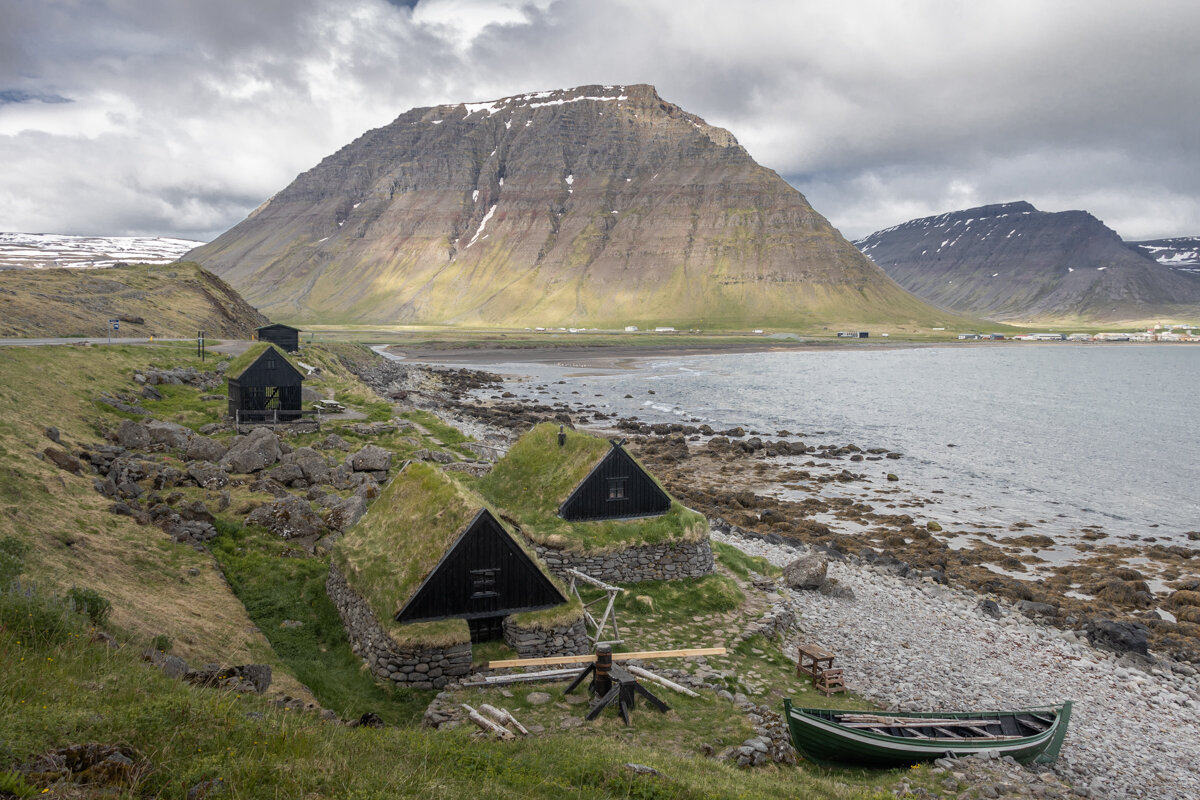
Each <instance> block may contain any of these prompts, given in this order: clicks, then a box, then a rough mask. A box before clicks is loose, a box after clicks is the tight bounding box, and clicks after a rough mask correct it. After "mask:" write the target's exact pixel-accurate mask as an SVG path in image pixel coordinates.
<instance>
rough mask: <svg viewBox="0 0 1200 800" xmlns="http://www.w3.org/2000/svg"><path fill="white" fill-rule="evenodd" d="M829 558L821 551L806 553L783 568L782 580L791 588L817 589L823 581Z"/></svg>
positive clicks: (825, 576)
mask: <svg viewBox="0 0 1200 800" xmlns="http://www.w3.org/2000/svg"><path fill="white" fill-rule="evenodd" d="M828 570H829V560H828V559H827V558H826V557H825V556H824V555H822V554H821V553H806V554H804V555H802V556H800V557H799V558H797V559H796V560H795V561H793V562H792V563H790V564H788V565H787V566H786V567H784V568H783V580H784V583H786V584H787V585H788V586H789V587H790V588H792V589H819V588H821V585H822V584H824V583H825V581H826V578H827V573H828Z"/></svg>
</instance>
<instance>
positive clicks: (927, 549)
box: [389, 350, 1200, 663]
mask: <svg viewBox="0 0 1200 800" xmlns="http://www.w3.org/2000/svg"><path fill="white" fill-rule="evenodd" d="M673 352H674V353H676V354H678V352H679V351H678V350H675V351H673ZM544 355H546V356H554V358H550V359H549V363H555V364H557V365H558V366H559V367H563V366H564V365H563V364H562V363H561V358H560V357H561V356H562V355H563V353H562V351H561V350H557V351H554V352H553V353H550V354H544ZM389 360H390V361H392V362H393V363H396V362H400V363H402V364H405V365H406V366H408V367H409V368H410V369H416V370H419V371H421V372H425V371H426V370H428V371H429V373H430V374H433V375H438V374H440V375H442V376H443V379H449V376H450V374H452V375H454V378H453V383H454V384H455V385H454V386H452V387H447V388H448V389H449V391H446V392H445V393H444V394H443V395H442V401H441V402H440V403H438V404H436V405H435V406H432V407H431V408H430V410H434V411H438V412H440V413H441V414H442V415H443V416H445V415H449V419H448V421H450V422H452V423H453V424H456V425H459V426H460V427H463V428H464V429H465V430H470V431H472V432H481V431H486V430H488V429H489V428H491V429H492V430H499V431H502V432H503V433H502V435H503V436H507V437H509V438H511V435H512V434H513V433H514V432H516V431H519V430H521V429H523V426H528V425H530V424H532V423H533V422H536V421H541V420H545V419H555V420H557V421H560V422H566V421H570V422H571V423H572V424H573V425H577V426H580V427H583V428H587V429H590V430H592V431H593V432H596V433H598V434H600V435H605V436H619V437H627V438H629V439H630V448H631V451H632V452H634V454H635V455H636V456H637V457H638V458H639V459H640V460H642V461H643V463H644V464H646V465H647V467H648V468H650V469H651V471H652V472H654V474H655V475H656V476H657V477H658V478H659V479H660V480H661V481H662V483H663V484H664V485H665V486H666V487H667V488H668V489H669V490H670V491H671V492H672V493H673V494H675V495H676V497H678V498H679V499H680V500H681V501H683V502H684V503H686V504H688V505H690V506H692V507H693V508H696V509H697V510H699V511H701V512H702V513H704V514H706V516H709V517H710V519H713V520H716V519H723V520H725V521H727V522H729V523H732V524H734V525H737V526H739V527H741V528H744V529H747V530H752V531H755V532H758V533H763V534H770V535H776V536H782V537H783V539H785V540H788V541H795V542H798V543H801V544H806V545H810V546H819V547H823V548H827V549H831V550H836V551H838V552H840V553H843V554H857V555H862V554H864V553H867V552H868V551H870V554H871V555H873V556H876V555H877V556H879V557H880V558H883V559H891V560H892V561H893V562H894V563H896V564H900V565H902V567H903V568H904V569H905V570H910V569H911V571H912V572H913V573H914V574H915V575H921V576H926V577H929V578H930V579H931V580H934V581H936V582H938V583H948V584H951V585H955V586H959V587H962V588H964V589H967V590H970V591H972V592H976V593H978V594H979V595H980V596H989V595H990V596H995V597H998V598H1002V599H1007V600H1010V601H1024V602H1025V605H1026V612H1025V613H1026V615H1027V616H1030V617H1044V618H1046V619H1047V621H1050V622H1052V623H1053V624H1055V625H1057V626H1058V627H1060V628H1063V629H1066V630H1074V631H1076V632H1079V633H1082V632H1083V630H1084V628H1085V627H1086V624H1087V623H1088V622H1089V621H1090V620H1093V619H1101V618H1103V619H1108V620H1121V619H1124V620H1130V621H1132V622H1134V623H1136V625H1137V626H1139V629H1140V630H1141V631H1142V632H1143V636H1144V637H1145V638H1144V639H1143V641H1145V639H1149V641H1150V646H1151V647H1153V648H1154V650H1155V652H1156V653H1158V654H1160V655H1163V656H1164V657H1169V658H1176V659H1183V660H1186V661H1192V662H1194V663H1200V630H1197V627H1198V626H1195V625H1192V624H1191V623H1190V622H1185V621H1181V620H1177V619H1176V617H1175V616H1174V614H1173V613H1172V612H1173V611H1174V610H1177V608H1176V606H1175V605H1173V604H1172V603H1173V601H1172V591H1171V590H1172V589H1174V590H1176V591H1182V590H1186V589H1189V588H1193V587H1188V586H1184V585H1182V583H1181V582H1180V580H1178V579H1180V578H1183V579H1187V578H1188V577H1189V575H1194V573H1195V569H1196V567H1195V565H1196V561H1192V560H1190V559H1192V558H1194V557H1195V556H1197V555H1200V550H1196V549H1195V548H1193V547H1191V546H1190V545H1185V546H1180V545H1178V544H1171V543H1170V542H1164V541H1163V540H1161V539H1159V540H1158V541H1157V542H1156V541H1155V540H1154V539H1152V538H1151V539H1149V541H1148V542H1138V541H1124V540H1118V539H1117V538H1116V536H1115V535H1114V536H1113V538H1108V539H1107V540H1104V541H1100V540H1101V539H1106V537H1108V536H1109V534H1107V533H1103V532H1101V531H1100V530H1096V531H1092V530H1089V529H1084V531H1083V535H1082V538H1081V539H1080V540H1077V539H1070V540H1067V539H1064V540H1061V541H1056V540H1053V539H1051V537H1048V536H1045V535H1044V534H1042V533H1039V532H1038V531H1037V530H1036V528H1034V527H1033V526H1031V525H1029V524H1028V523H1027V522H1025V521H1017V522H1014V520H1016V519H1017V517H1015V516H1012V515H1011V514H1010V515H1009V516H1010V517H1011V519H997V520H995V521H994V522H998V523H999V524H991V525H984V526H983V527H985V528H988V530H982V529H981V530H976V531H972V530H969V528H971V527H975V528H979V527H980V525H983V523H978V522H971V523H968V524H967V527H966V528H962V527H956V525H955V524H950V523H947V524H948V525H950V527H949V528H947V529H946V530H944V531H943V530H942V528H941V527H937V526H934V525H932V524H929V525H927V524H926V522H925V519H924V518H925V517H927V516H930V517H932V515H931V514H930V512H929V510H926V509H927V508H928V509H935V508H938V507H940V504H941V499H940V496H939V494H938V492H937V491H936V490H933V493H932V494H930V493H929V492H930V490H921V489H920V488H919V487H909V486H906V485H904V484H903V483H898V482H886V483H885V482H883V481H881V480H878V479H877V478H878V475H876V474H875V473H878V469H879V468H884V469H885V471H888V468H890V469H893V470H895V468H894V467H892V466H891V465H892V464H893V463H896V464H897V465H899V466H901V467H902V465H903V462H893V461H889V460H883V453H884V452H886V451H883V450H881V449H880V448H872V447H871V445H872V442H859V444H860V445H862V447H861V448H859V447H857V446H856V445H845V444H844V443H843V442H844V437H841V436H840V434H839V433H838V432H836V431H824V432H821V431H818V432H816V434H815V435H813V436H812V437H811V438H810V437H808V436H805V437H804V438H805V440H806V441H807V442H808V444H807V446H806V455H799V456H798V457H797V453H796V452H794V451H791V450H789V449H787V447H786V446H785V445H786V444H787V442H786V441H785V440H784V438H785V437H781V438H780V439H779V440H778V441H772V439H770V438H768V436H769V434H767V433H762V434H758V435H756V432H755V431H743V432H741V433H736V434H734V433H733V432H732V431H713V430H712V429H708V430H707V431H705V430H702V429H703V428H707V426H697V425H692V424H687V423H683V422H682V421H676V422H669V423H655V424H650V423H648V422H646V421H637V420H636V417H633V418H630V417H620V416H619V415H617V414H615V413H613V414H609V413H601V409H599V408H597V407H596V405H595V404H594V403H593V402H588V398H587V397H586V395H587V393H586V392H585V393H583V394H582V395H580V396H579V397H578V398H577V399H576V398H570V397H567V396H566V395H565V393H564V394H562V395H560V396H559V397H558V398H557V399H548V398H545V397H543V398H542V399H538V395H537V394H531V396H530V397H526V398H522V397H518V396H517V395H515V394H513V393H511V392H507V391H505V390H504V386H505V384H508V383H509V382H510V380H512V378H511V377H510V378H508V379H505V380H503V381H502V382H501V383H493V384H490V385H489V384H488V383H487V380H488V377H487V376H488V375H489V373H486V372H485V373H480V372H472V371H471V370H470V369H469V368H467V369H463V368H462V367H461V365H460V364H449V363H444V362H434V363H423V362H414V361H400V359H399V358H398V357H397V356H395V355H394V354H392V355H390V357H389ZM439 363H444V365H445V367H446V368H447V370H448V372H446V371H439V370H438V369H437V368H436V367H437V364H439ZM528 363H539V364H545V363H547V361H540V362H528ZM566 366H574V365H566ZM589 366H591V367H596V366H598V365H597V364H595V363H592V364H589ZM639 366H640V362H639V361H638V360H634V361H632V362H631V363H629V364H628V365H627V366H624V368H625V369H630V368H633V369H636V368H638V367H639ZM617 368H621V367H617ZM491 377H492V378H495V377H497V376H495V375H494V374H492V375H491ZM563 377H565V378H566V379H567V381H568V382H569V381H570V379H571V376H570V375H564V376H563ZM518 380H520V381H521V382H523V383H525V384H526V387H525V388H528V389H531V390H536V389H537V386H538V385H539V384H542V383H545V381H544V380H542V379H539V378H533V379H530V376H522V377H521V378H519V379H518ZM556 382H557V381H556ZM568 388H569V387H568ZM484 389H490V391H481V390H484ZM489 395H490V397H489ZM504 395H507V396H508V397H507V398H505V397H504ZM608 410H611V409H608ZM779 433H786V432H784V431H781V432H779ZM724 434H731V435H724ZM760 436H761V439H760V438H759V437H760ZM786 438H795V437H794V436H789V437H786ZM820 441H823V442H826V444H820V445H815V444H814V443H815V442H820ZM752 443H753V444H752ZM892 457H893V456H891V455H889V456H888V458H889V459H890V458H892ZM894 457H896V458H902V457H903V456H901V455H898V454H894ZM806 458H807V459H809V460H808V461H807V462H805V463H801V462H802V461H803V460H804V459H806ZM869 461H873V462H876V466H875V467H874V468H872V465H871V464H870V463H863V462H869ZM817 462H820V463H817ZM861 470H866V472H867V473H871V474H872V475H873V476H874V477H875V478H876V479H875V480H873V479H872V478H870V477H868V475H867V474H865V473H862V472H860V471H861ZM896 471H901V470H896ZM868 495H871V496H868ZM868 504H869V505H868ZM914 517H915V519H914ZM1041 521H1042V520H1039V522H1041ZM1009 523H1012V524H1009ZM957 525H958V526H961V525H962V523H957ZM1143 538H1144V537H1143ZM1142 646H1143V647H1144V645H1142Z"/></svg>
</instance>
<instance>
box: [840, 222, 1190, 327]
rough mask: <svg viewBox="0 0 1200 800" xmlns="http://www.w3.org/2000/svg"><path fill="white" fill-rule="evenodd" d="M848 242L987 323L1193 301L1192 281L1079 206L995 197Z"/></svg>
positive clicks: (1096, 317)
mask: <svg viewBox="0 0 1200 800" xmlns="http://www.w3.org/2000/svg"><path fill="white" fill-rule="evenodd" d="M855 244H856V245H858V247H859V248H860V249H861V250H862V251H863V252H864V253H866V254H867V255H868V256H870V257H871V259H872V260H873V261H875V263H876V264H878V265H879V266H880V267H882V268H883V270H884V271H885V272H887V273H888V275H890V276H891V277H893V278H894V279H895V280H896V281H897V282H898V283H899V284H900V285H901V286H903V287H904V288H906V289H908V290H909V291H910V292H912V293H913V294H915V295H917V296H918V297H921V298H922V299H924V300H928V301H929V302H931V303H936V304H937V305H940V306H944V307H945V308H949V309H954V310H956V311H960V312H964V313H976V314H980V315H982V316H985V317H988V318H991V319H996V320H1004V321H1013V322H1027V321H1052V320H1059V319H1063V320H1066V319H1080V320H1091V321H1096V322H1102V321H1112V322H1116V321H1122V320H1143V319H1148V318H1152V317H1155V316H1158V315H1161V314H1164V313H1168V312H1170V311H1172V310H1179V309H1180V307H1183V308H1186V307H1188V306H1194V305H1196V304H1200V280H1196V279H1194V278H1192V277H1190V276H1187V275H1183V274H1179V273H1176V272H1173V271H1172V270H1170V269H1168V268H1166V267H1164V266H1163V265H1162V264H1159V263H1158V262H1156V261H1155V260H1154V259H1152V258H1149V257H1148V256H1147V255H1146V254H1145V253H1143V252H1142V251H1140V250H1139V249H1137V248H1136V247H1134V246H1132V245H1129V244H1126V243H1125V242H1123V241H1121V237H1119V236H1118V235H1117V234H1116V233H1115V232H1114V231H1112V230H1111V229H1109V228H1108V227H1106V226H1105V225H1104V223H1102V222H1101V221H1100V220H1098V219H1096V218H1095V217H1093V216H1092V215H1091V214H1089V213H1087V212H1086V211H1061V212H1046V211H1038V210H1037V209H1036V208H1034V207H1033V206H1032V205H1030V204H1029V203H1026V202H1016V203H1001V204H997V205H989V206H981V207H979V208H971V209H967V210H965V211H955V212H951V213H948V214H941V215H939V216H936V217H925V218H923V219H915V220H912V221H911V222H906V223H904V224H902V225H897V226H895V227H893V228H888V229H887V230H882V231H878V232H876V233H873V234H871V235H870V236H868V237H866V238H865V239H861V240H859V241H857V242H855Z"/></svg>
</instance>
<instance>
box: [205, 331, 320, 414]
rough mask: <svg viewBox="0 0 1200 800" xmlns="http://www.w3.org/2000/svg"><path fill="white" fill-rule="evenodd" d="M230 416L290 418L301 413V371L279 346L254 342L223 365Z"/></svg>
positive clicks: (302, 381) (302, 380)
mask: <svg viewBox="0 0 1200 800" xmlns="http://www.w3.org/2000/svg"><path fill="white" fill-rule="evenodd" d="M225 378H226V381H227V382H228V385H229V416H231V417H233V418H234V419H238V420H246V419H249V420H251V421H255V420H260V421H261V420H271V421H273V420H275V419H278V420H280V421H290V420H296V419H299V418H300V416H301V408H300V403H301V398H302V396H303V388H302V387H303V383H304V373H303V372H301V371H300V368H299V367H297V366H296V365H295V364H293V363H292V362H291V360H290V359H289V358H288V357H287V355H285V354H284V353H283V351H281V350H280V349H279V348H277V347H275V346H274V345H272V344H270V343H269V342H256V343H254V344H252V345H250V347H249V349H248V350H246V352H244V353H242V354H241V355H240V356H238V357H237V358H235V359H233V361H231V362H230V363H229V366H228V367H226V368H225Z"/></svg>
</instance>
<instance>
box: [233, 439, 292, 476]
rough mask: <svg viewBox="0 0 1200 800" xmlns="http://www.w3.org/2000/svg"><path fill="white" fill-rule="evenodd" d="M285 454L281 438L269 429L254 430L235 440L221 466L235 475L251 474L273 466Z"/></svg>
mask: <svg viewBox="0 0 1200 800" xmlns="http://www.w3.org/2000/svg"><path fill="white" fill-rule="evenodd" d="M283 454H284V449H283V445H282V444H281V443H280V440H279V437H278V436H276V435H275V434H274V433H273V432H272V431H271V430H270V429H269V428H254V429H253V430H251V431H250V432H249V433H248V434H246V435H245V436H239V437H237V438H236V439H234V441H233V444H232V445H231V446H230V448H229V452H227V453H226V454H225V457H224V458H222V459H221V466H222V467H225V468H226V469H228V470H229V471H230V472H233V473H235V474H249V473H251V472H258V471H259V470H261V469H265V468H266V467H269V466H271V465H272V464H274V463H275V462H276V461H278V460H279V459H280V457H281V456H283Z"/></svg>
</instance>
